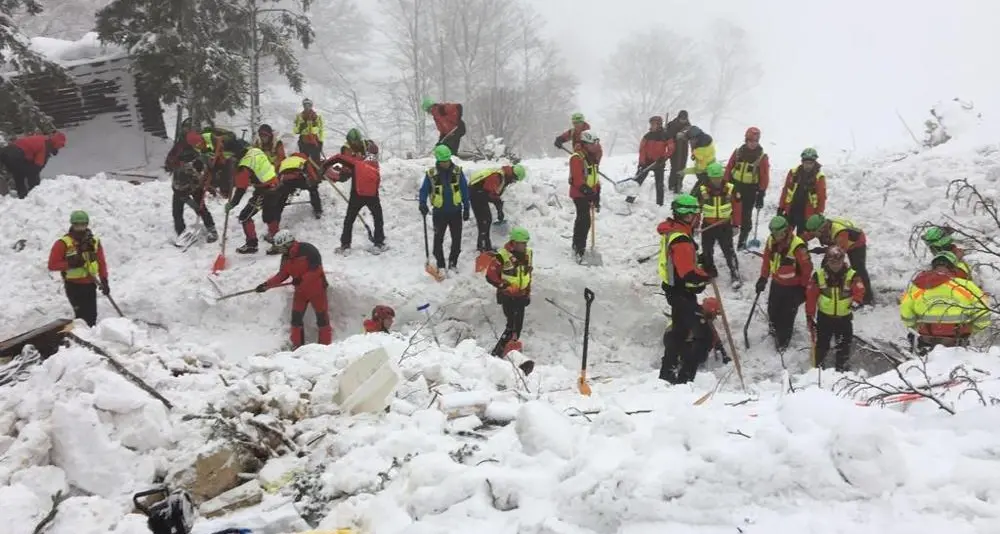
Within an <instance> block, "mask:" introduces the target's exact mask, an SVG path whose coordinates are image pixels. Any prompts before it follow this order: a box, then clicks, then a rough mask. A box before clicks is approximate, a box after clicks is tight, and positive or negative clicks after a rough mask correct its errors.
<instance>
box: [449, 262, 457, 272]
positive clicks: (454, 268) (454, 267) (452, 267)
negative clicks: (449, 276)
mask: <svg viewBox="0 0 1000 534" xmlns="http://www.w3.org/2000/svg"><path fill="white" fill-rule="evenodd" d="M448 270H449V271H457V270H458V262H457V261H449V262H448Z"/></svg>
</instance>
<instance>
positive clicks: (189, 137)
mask: <svg viewBox="0 0 1000 534" xmlns="http://www.w3.org/2000/svg"><path fill="white" fill-rule="evenodd" d="M184 140H185V141H187V144H189V145H191V146H192V147H194V148H201V147H202V146H204V145H205V139H204V138H203V137H202V136H201V134H199V133H198V132H196V131H194V130H190V131H189V132H188V133H186V134H185V135H184Z"/></svg>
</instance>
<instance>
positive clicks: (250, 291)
mask: <svg viewBox="0 0 1000 534" xmlns="http://www.w3.org/2000/svg"><path fill="white" fill-rule="evenodd" d="M290 285H292V282H285V283H283V284H280V285H277V286H274V287H272V288H270V289H274V288H278V287H285V286H290ZM254 291H257V288H256V287H254V288H251V289H244V290H243V291H237V292H236V293H230V294H228V295H222V296H221V297H216V298H215V302H211V304H215V303H217V302H222V301H224V300H229V299H231V298H233V297H239V296H242V295H248V294H250V293H253V292H254ZM207 300H208V299H206V301H207Z"/></svg>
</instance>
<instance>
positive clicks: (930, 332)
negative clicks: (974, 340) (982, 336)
mask: <svg viewBox="0 0 1000 534" xmlns="http://www.w3.org/2000/svg"><path fill="white" fill-rule="evenodd" d="M958 261H959V260H958V258H957V257H955V255H954V254H953V253H951V252H940V253H938V254H937V255H936V256H934V259H933V261H931V268H930V270H927V271H923V272H921V273H919V274H917V276H915V277H914V278H913V281H911V282H910V286H909V287H908V288H907V289H906V292H905V293H903V297H902V299H901V300H900V302H899V317H900V319H902V321H903V324H904V325H906V327H907V328H908V329H910V330H911V331H912V332H911V333H910V335H909V337H910V343H911V346H913V347H914V349H915V350H916V351H917V352H918V353H919V354H926V353H927V352H929V351H930V349H931V348H933V347H934V346H935V345H943V346H946V347H954V346H965V345H968V342H969V337H970V336H971V335H972V334H975V333H977V332H980V331H982V330H984V329H986V327H988V326H989V325H990V309H989V307H988V305H987V303H986V298H987V297H986V295H985V294H984V293H983V290H982V289H980V288H979V286H977V285H976V284H975V282H973V281H972V280H968V279H965V278H962V277H961V276H959V275H957V274H956V272H955V264H956V263H957V262H958Z"/></svg>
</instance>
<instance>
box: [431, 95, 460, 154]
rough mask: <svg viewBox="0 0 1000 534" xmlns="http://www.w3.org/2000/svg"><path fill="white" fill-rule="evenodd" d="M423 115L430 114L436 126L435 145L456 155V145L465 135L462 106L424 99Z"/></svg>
mask: <svg viewBox="0 0 1000 534" xmlns="http://www.w3.org/2000/svg"><path fill="white" fill-rule="evenodd" d="M421 107H422V108H423V110H424V112H425V113H430V114H431V118H433V119H434V125H435V126H437V131H438V135H439V137H438V141H437V144H439V145H444V146H446V147H448V148H449V149H451V153H452V154H458V145H459V144H460V143H461V142H462V136H464V135H465V121H464V120H462V104H456V103H453V102H444V103H436V102H434V101H433V100H431V99H430V98H424V100H423V102H422V103H421Z"/></svg>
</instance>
